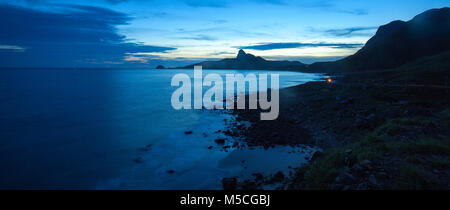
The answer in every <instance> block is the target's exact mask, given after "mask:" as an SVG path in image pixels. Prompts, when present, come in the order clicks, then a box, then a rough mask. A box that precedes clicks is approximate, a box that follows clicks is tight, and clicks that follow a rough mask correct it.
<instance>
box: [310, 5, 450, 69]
mask: <svg viewBox="0 0 450 210" xmlns="http://www.w3.org/2000/svg"><path fill="white" fill-rule="evenodd" d="M449 37H450V8H448V7H445V8H442V9H432V10H428V11H426V12H424V13H422V14H419V15H417V16H416V17H414V18H413V19H412V20H410V21H408V22H404V21H393V22H391V23H389V24H387V25H383V26H381V27H380V28H379V29H378V31H377V33H376V34H375V36H373V37H372V38H371V39H370V40H369V41H368V42H367V43H366V45H365V46H364V47H363V48H362V49H361V50H359V51H358V52H357V53H355V54H354V55H351V56H349V57H347V58H344V59H342V60H339V61H336V62H325V63H315V64H313V65H311V66H309V68H308V69H309V70H310V71H322V72H342V71H359V70H376V69H386V68H394V67H398V66H400V65H402V64H405V63H407V62H410V61H413V60H415V59H418V58H420V57H424V56H431V55H435V54H439V53H442V52H445V51H447V50H450V38H449Z"/></svg>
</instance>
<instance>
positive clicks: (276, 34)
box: [0, 0, 449, 68]
mask: <svg viewBox="0 0 450 210" xmlns="http://www.w3.org/2000/svg"><path fill="white" fill-rule="evenodd" d="M444 6H449V4H448V1H447V0H409V1H406V0H399V1H390V0H379V1H370V0H367V1H362V0H361V1H354V0H334V1H333V0H302V1H301V0H240V1H232V0H209V1H207V0H149V1H144V0H95V1H87V0H81V1H70V0H67V1H54V0H23V1H5V0H0V15H1V16H2V17H1V19H0V27H1V29H0V30H1V31H2V33H1V34H0V56H1V57H0V67H127V68H128V67H129V68H133V67H154V66H156V65H160V64H161V65H165V66H171V67H173V66H183V65H187V64H192V63H195V62H198V61H203V60H217V59H222V58H231V57H235V56H236V53H237V51H238V50H239V49H244V50H245V51H246V52H248V53H252V54H254V55H257V56H262V57H264V58H266V59H273V60H297V61H301V62H304V63H312V62H316V61H331V60H336V59H339V58H342V57H345V56H348V55H351V54H353V53H355V52H356V51H357V50H359V49H360V48H361V47H362V46H363V45H364V44H365V42H366V41H367V40H368V39H369V38H370V37H372V36H373V35H374V34H375V32H376V30H377V28H378V26H380V25H384V24H387V23H389V22H391V21H394V20H403V21H407V20H410V19H411V18H413V17H414V16H415V15H417V14H419V13H421V12H424V11H425V10H428V9H432V8H441V7H444Z"/></svg>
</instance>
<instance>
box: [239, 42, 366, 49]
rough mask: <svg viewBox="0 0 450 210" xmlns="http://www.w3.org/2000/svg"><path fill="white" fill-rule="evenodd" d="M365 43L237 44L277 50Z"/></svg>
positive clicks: (243, 47) (352, 47) (357, 46)
mask: <svg viewBox="0 0 450 210" xmlns="http://www.w3.org/2000/svg"><path fill="white" fill-rule="evenodd" d="M362 46H363V44H354V43H326V42H319V43H302V42H278V43H259V44H255V45H248V46H236V47H234V48H237V49H251V50H275V49H290V48H307V47H330V48H338V49H354V48H360V47H362Z"/></svg>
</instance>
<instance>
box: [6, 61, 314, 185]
mask: <svg viewBox="0 0 450 210" xmlns="http://www.w3.org/2000/svg"><path fill="white" fill-rule="evenodd" d="M235 72H238V73H242V74H244V75H245V74H247V73H269V74H270V73H277V74H280V87H281V88H284V87H289V86H293V85H297V84H302V83H305V82H308V81H311V80H316V79H318V78H319V75H314V74H304V73H298V72H288V71H277V72H270V71H232V70H230V71H224V70H220V71H219V70H217V71H215V70H214V71H211V70H203V73H204V74H207V73H218V74H221V75H224V74H226V73H235ZM176 73H186V74H189V75H192V70H31V69H30V70H1V71H0V168H1V174H0V188H2V189H5V188H6V189H105V188H106V189H218V188H220V180H221V177H224V176H228V175H230V174H233V173H239V172H237V171H239V170H240V169H236V168H238V167H239V166H236V165H235V166H233V161H237V160H235V159H233V158H234V157H240V158H242V156H246V154H242V152H238V151H234V152H233V151H229V152H224V151H220V149H219V148H217V149H216V147H215V148H214V149H212V150H210V149H208V148H207V147H208V146H210V145H212V146H216V145H215V143H214V139H215V138H218V137H220V136H221V135H222V134H217V133H216V131H217V130H220V129H224V126H225V123H226V122H224V119H229V118H232V116H230V115H229V114H227V113H226V112H222V111H210V110H183V111H176V110H174V109H173V108H172V107H171V103H170V99H171V95H172V93H173V91H174V90H175V89H176V87H171V86H170V82H171V78H172V76H173V75H174V74H176ZM280 103H282V101H281V102H280ZM185 131H193V134H192V135H186V134H185V133H184V132H185ZM149 145H151V146H149ZM278 150H280V151H276V150H273V151H271V152H272V153H274V154H273V156H280V155H277V154H278V153H277V152H280V154H284V153H283V152H284V150H283V149H282V148H281V149H278ZM281 150H283V151H281ZM250 155H251V156H252V157H258V155H260V156H265V155H264V154H259V153H258V152H257V151H256V152H255V151H253V152H252V153H251V154H250ZM247 156H248V154H247ZM244 158H245V157H244ZM283 158H284V159H285V161H288V162H289V160H288V159H292V160H291V161H296V159H295V158H298V159H301V158H302V157H284V156H283ZM136 160H138V161H136ZM224 160H229V161H228V162H224ZM277 161H279V160H277ZM233 167H234V168H233ZM168 170H173V171H174V173H173V174H170V173H167V171H168ZM255 170H258V169H257V167H256V169H255Z"/></svg>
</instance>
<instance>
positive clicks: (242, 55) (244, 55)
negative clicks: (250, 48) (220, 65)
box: [237, 49, 248, 59]
mask: <svg viewBox="0 0 450 210" xmlns="http://www.w3.org/2000/svg"><path fill="white" fill-rule="evenodd" d="M247 55H248V54H247V53H245V51H244V50H242V49H240V50H239V53H238V55H237V59H243V58H245V57H246V56H247Z"/></svg>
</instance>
